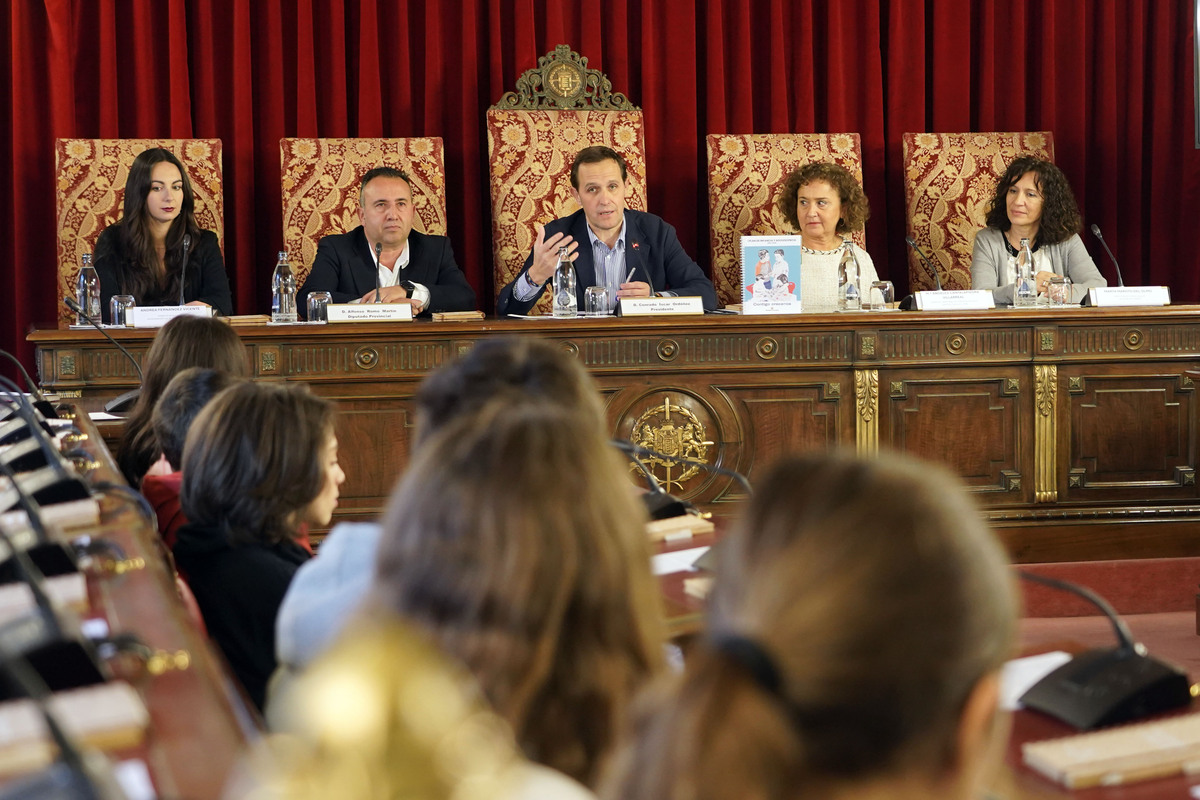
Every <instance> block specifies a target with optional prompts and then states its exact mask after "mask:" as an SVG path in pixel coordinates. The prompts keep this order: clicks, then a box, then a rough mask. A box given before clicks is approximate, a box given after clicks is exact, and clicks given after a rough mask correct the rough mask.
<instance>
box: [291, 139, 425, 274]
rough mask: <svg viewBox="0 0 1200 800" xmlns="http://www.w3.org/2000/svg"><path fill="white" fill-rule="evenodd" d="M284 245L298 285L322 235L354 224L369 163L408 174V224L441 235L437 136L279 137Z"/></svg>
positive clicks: (344, 229)
mask: <svg viewBox="0 0 1200 800" xmlns="http://www.w3.org/2000/svg"><path fill="white" fill-rule="evenodd" d="M279 164H280V171H281V176H282V177H281V180H282V186H283V192H282V194H283V247H284V249H285V250H287V252H288V258H289V260H290V262H291V265H292V269H293V270H294V271H295V272H296V281H297V285H303V283H304V279H305V278H307V277H308V272H309V270H310V269H312V262H313V258H314V257H315V256H316V254H317V242H318V240H320V238H321V237H322V236H328V235H329V234H333V233H345V232H346V231H350V230H353V229H354V228H356V227H358V225H359V218H358V183H359V181H360V180H362V176H363V175H364V174H365V173H366V172H367V170H370V169H372V168H374V167H383V166H387V167H396V168H398V169H402V170H404V171H405V172H407V173H408V175H409V177H411V178H412V190H413V206H414V208H415V210H416V215H415V218H414V219H413V228H414V229H415V230H418V231H421V232H422V233H430V234H435V235H438V236H445V235H446V229H447V225H446V165H445V150H444V148H443V145H442V140H441V139H440V138H439V137H436V136H434V137H421V138H410V139H287V138H285V139H280V140H279Z"/></svg>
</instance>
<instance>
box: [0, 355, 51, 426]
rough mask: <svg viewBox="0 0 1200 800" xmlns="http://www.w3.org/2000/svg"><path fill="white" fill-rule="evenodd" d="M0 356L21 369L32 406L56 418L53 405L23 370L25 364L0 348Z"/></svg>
mask: <svg viewBox="0 0 1200 800" xmlns="http://www.w3.org/2000/svg"><path fill="white" fill-rule="evenodd" d="M0 356H3V357H4V358H7V359H8V360H9V361H11V362H12V363H14V364H16V365H17V369H19V370H20V371H21V376H22V377H23V378H25V385H26V386H28V387H29V393H30V394H31V395H33V406H34V408H36V409H37V410H38V411H40V412H41V414H42V416H43V417H45V418H46V419H58V412H56V411H55V410H54V405H53V404H52V403H51V402H50V401H49V400H47V399H46V396H45V395H44V394H42V391H41V389H39V388H38V386H37V384H36V383H34V382H33V378H31V377H29V373H28V372H27V371H26V370H25V365H24V364H22V363H21V362H20V361H18V360H17V357H16V356H14V355H13V354H12V353H10V352H8V351H7V350H0Z"/></svg>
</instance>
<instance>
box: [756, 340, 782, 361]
mask: <svg viewBox="0 0 1200 800" xmlns="http://www.w3.org/2000/svg"><path fill="white" fill-rule="evenodd" d="M754 351H755V352H756V353H758V356H759V358H774V357H775V355H776V354H777V353H778V352H779V342H777V341H775V340H774V339H772V338H771V337H770V336H764V337H763V338H761V339H759V340H758V341H757V342H755V343H754Z"/></svg>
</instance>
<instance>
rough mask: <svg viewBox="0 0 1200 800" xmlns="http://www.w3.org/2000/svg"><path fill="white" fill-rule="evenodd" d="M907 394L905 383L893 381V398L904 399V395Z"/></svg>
mask: <svg viewBox="0 0 1200 800" xmlns="http://www.w3.org/2000/svg"><path fill="white" fill-rule="evenodd" d="M906 393H907V392H906V391H905V389H904V381H892V384H891V394H892V397H896V398H900V397H904V395H905V394H906Z"/></svg>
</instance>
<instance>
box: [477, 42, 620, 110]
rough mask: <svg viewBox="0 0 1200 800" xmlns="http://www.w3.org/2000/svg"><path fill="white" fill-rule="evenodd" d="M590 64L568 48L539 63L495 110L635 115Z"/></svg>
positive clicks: (560, 47) (546, 56)
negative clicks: (580, 110)
mask: <svg viewBox="0 0 1200 800" xmlns="http://www.w3.org/2000/svg"><path fill="white" fill-rule="evenodd" d="M587 64H588V60H587V59H586V58H584V57H583V56H581V55H579V53H576V52H575V51H574V50H572V49H571V48H570V47H568V46H567V45H565V44H560V45H558V46H557V47H555V48H554V52H552V53H547V54H546V55H544V56H542V57H541V58H539V59H538V65H537V67H535V68H533V69H528V70H525V73H524V74H523V75H521V77H520V78H517V90H516V91H515V92H506V93H505V94H504V96H502V97H501V98H500V102H498V103H496V105H494V106H492V108H501V109H510V108H519V109H537V108H597V109H608V110H613V111H635V110H637V106H635V105H633V104H632V103H630V102H629V99H628V98H627V97H625V95H623V94H621V93H620V92H614V91H613V90H612V81H610V80H609V79H608V78H606V77H605V76H604V73H603V72H601V71H600V70H597V69H589V68H588V65H587Z"/></svg>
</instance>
